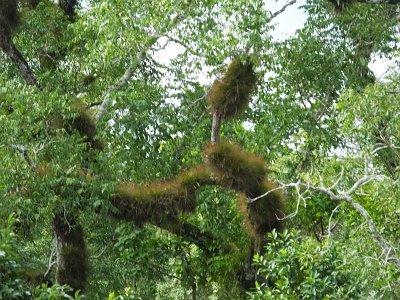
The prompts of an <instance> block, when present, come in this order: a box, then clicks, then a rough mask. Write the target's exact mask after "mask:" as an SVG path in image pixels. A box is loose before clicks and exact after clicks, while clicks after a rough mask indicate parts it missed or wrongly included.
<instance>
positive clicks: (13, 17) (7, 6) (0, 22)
mask: <svg viewBox="0 0 400 300" xmlns="http://www.w3.org/2000/svg"><path fill="white" fill-rule="evenodd" d="M18 23H19V16H18V1H16V0H1V2H0V26H2V27H3V28H4V30H5V31H6V34H11V33H12V31H13V30H14V29H15V28H16V27H17V25H18Z"/></svg>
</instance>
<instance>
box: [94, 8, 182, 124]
mask: <svg viewBox="0 0 400 300" xmlns="http://www.w3.org/2000/svg"><path fill="white" fill-rule="evenodd" d="M183 19H184V16H182V15H180V14H175V15H174V16H173V17H172V18H171V21H170V22H169V24H168V25H167V26H166V27H165V28H164V29H163V30H162V31H161V32H160V33H158V34H156V35H154V36H152V37H150V38H149V39H148V40H147V42H146V43H145V44H144V45H143V47H142V49H141V50H140V51H139V52H138V53H137V55H136V57H135V59H134V60H133V62H132V63H131V65H130V66H129V67H128V68H127V69H126V70H125V73H124V74H123V75H122V77H121V78H120V79H119V80H118V81H117V82H116V83H115V84H113V85H112V86H110V87H109V88H108V89H107V91H106V92H105V93H104V96H103V100H102V103H101V105H100V107H99V110H98V112H97V114H96V118H95V120H96V122H98V121H99V120H100V119H101V118H102V117H103V116H104V115H105V114H106V112H107V111H108V107H109V106H110V103H111V94H112V93H114V92H116V91H118V90H120V89H121V88H123V87H124V86H125V85H126V84H127V83H128V81H129V80H130V79H131V77H132V76H133V73H134V72H135V71H136V69H137V68H138V67H139V66H140V64H141V63H142V62H143V60H144V59H145V57H146V53H147V52H148V51H149V50H150V49H151V48H152V46H153V45H154V44H155V43H156V42H157V40H158V39H159V38H160V37H162V36H164V35H165V33H166V32H168V31H169V30H171V29H172V28H174V27H175V26H176V25H177V24H179V22H181V21H182V20H183Z"/></svg>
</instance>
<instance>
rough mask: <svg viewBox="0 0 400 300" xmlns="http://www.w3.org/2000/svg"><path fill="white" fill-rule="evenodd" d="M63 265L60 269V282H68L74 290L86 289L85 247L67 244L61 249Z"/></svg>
mask: <svg viewBox="0 0 400 300" xmlns="http://www.w3.org/2000/svg"><path fill="white" fill-rule="evenodd" d="M61 256H62V257H63V261H64V263H63V266H61V268H60V269H59V270H58V281H59V282H58V283H59V284H61V285H62V284H68V285H69V286H71V287H72V288H73V290H74V291H76V290H81V291H83V290H84V289H85V283H86V279H87V278H86V277H87V257H86V251H85V249H82V248H80V247H77V246H76V245H70V244H66V245H64V246H63V247H62V249H61Z"/></svg>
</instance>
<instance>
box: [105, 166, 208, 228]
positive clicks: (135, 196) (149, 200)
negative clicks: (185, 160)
mask: <svg viewBox="0 0 400 300" xmlns="http://www.w3.org/2000/svg"><path fill="white" fill-rule="evenodd" d="M212 183H213V179H212V178H211V173H210V171H209V170H208V168H207V167H206V166H204V165H201V166H198V167H195V168H192V169H189V170H188V171H186V172H182V173H180V174H179V175H178V176H177V177H176V178H175V179H172V180H169V181H156V182H153V183H149V184H144V185H138V184H133V183H119V184H118V185H117V186H116V189H115V194H116V195H115V197H114V198H113V201H112V202H113V204H114V205H115V206H116V207H117V208H118V209H119V211H120V213H119V215H118V217H119V218H122V219H125V220H131V221H133V222H135V223H136V224H138V225H140V224H143V223H145V222H156V223H157V222H160V221H162V220H163V219H172V218H173V217H174V216H177V215H178V214H179V213H180V212H191V211H193V210H194V209H195V208H196V197H195V191H196V189H197V188H198V187H199V186H201V185H204V184H212Z"/></svg>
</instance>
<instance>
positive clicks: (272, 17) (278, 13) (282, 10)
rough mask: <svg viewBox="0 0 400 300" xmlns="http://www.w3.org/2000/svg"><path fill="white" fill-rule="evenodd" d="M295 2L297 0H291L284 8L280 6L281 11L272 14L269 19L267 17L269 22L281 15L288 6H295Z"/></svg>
mask: <svg viewBox="0 0 400 300" xmlns="http://www.w3.org/2000/svg"><path fill="white" fill-rule="evenodd" d="M296 2H297V0H291V1H289V2H288V3H286V4H285V5H284V6H282V8H281V9H279V10H277V11H276V12H274V13H273V14H272V15H271V16H270V17H269V21H270V22H271V21H272V19H274V18H276V17H277V16H279V15H280V14H281V13H283V12H284V11H285V10H286V8H288V7H289V6H291V5H293V4H295V3H296Z"/></svg>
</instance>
